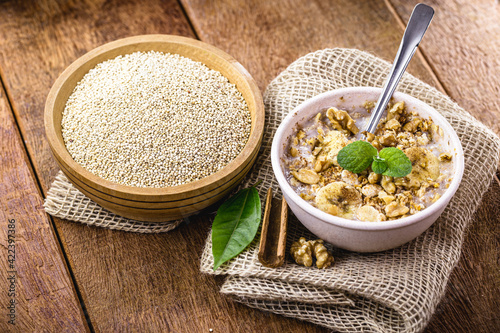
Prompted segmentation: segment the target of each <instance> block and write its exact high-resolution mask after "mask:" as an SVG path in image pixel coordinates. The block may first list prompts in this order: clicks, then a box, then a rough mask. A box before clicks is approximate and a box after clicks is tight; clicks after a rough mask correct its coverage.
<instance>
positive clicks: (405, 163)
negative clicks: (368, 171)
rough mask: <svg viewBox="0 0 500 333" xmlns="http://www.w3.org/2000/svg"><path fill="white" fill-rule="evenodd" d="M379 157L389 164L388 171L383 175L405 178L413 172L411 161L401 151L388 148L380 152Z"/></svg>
mask: <svg viewBox="0 0 500 333" xmlns="http://www.w3.org/2000/svg"><path fill="white" fill-rule="evenodd" d="M379 156H380V157H381V158H383V159H384V160H385V162H386V163H387V170H386V171H385V172H384V173H383V175H386V176H390V177H404V176H406V175H408V174H409V173H410V172H411V161H410V159H409V158H408V156H406V154H405V153H403V152H402V151H401V150H399V149H397V148H394V147H388V148H384V149H382V150H381V151H380V152H379Z"/></svg>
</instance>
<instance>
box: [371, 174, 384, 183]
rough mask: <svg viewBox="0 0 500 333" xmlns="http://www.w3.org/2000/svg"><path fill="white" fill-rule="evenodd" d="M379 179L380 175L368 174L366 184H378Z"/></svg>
mask: <svg viewBox="0 0 500 333" xmlns="http://www.w3.org/2000/svg"><path fill="white" fill-rule="evenodd" d="M381 178H382V175H381V174H379V173H375V172H370V174H369V175H368V182H369V183H370V184H375V183H378V182H379V181H380V179H381Z"/></svg>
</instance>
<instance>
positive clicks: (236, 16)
mask: <svg viewBox="0 0 500 333" xmlns="http://www.w3.org/2000/svg"><path fill="white" fill-rule="evenodd" d="M181 2H182V3H183V4H184V7H185V9H186V12H187V13H188V16H189V17H190V19H191V21H192V24H193V26H194V28H195V30H196V33H197V34H198V36H199V37H200V39H201V40H202V41H205V42H208V43H211V44H213V45H215V46H217V47H219V48H221V49H223V50H225V51H226V52H228V53H229V54H231V55H232V56H233V57H235V58H236V59H237V60H238V61H240V62H241V63H242V64H243V66H245V67H246V68H247V70H248V71H249V72H250V73H251V74H252V75H253V77H254V79H256V81H257V83H258V85H259V86H260V88H261V89H262V91H264V89H265V87H266V86H267V84H268V83H269V82H270V81H271V80H272V79H273V78H274V77H276V75H278V74H279V73H280V72H281V71H282V70H284V69H285V68H286V67H287V66H288V65H289V64H290V63H291V62H293V61H294V60H296V59H297V58H299V57H301V56H303V55H305V54H307V53H309V52H313V51H316V50H320V49H324V48H332V47H347V48H357V49H361V50H364V51H368V52H371V53H373V54H375V55H377V56H379V57H381V58H383V59H385V60H387V61H389V62H392V61H393V60H394V57H395V56H396V52H397V50H398V46H399V43H400V41H401V37H402V36H403V30H402V29H401V28H400V26H399V23H398V21H397V20H396V19H395V17H394V15H393V13H391V11H389V10H388V9H387V6H386V4H385V3H384V1H383V0H378V1H349V0H337V1H301V0H293V1H278V0H275V1H230V2H229V1H228V2H225V3H224V6H220V4H218V3H217V2H214V1H203V0H181ZM425 43H426V41H425V40H424V41H423V42H422V45H425ZM408 72H410V73H411V74H413V75H415V76H416V77H418V78H420V79H422V80H423V81H425V82H427V83H429V84H430V85H433V86H436V87H438V88H439V82H438V81H437V80H435V77H434V74H433V73H432V72H431V71H430V70H429V68H428V66H427V65H426V63H424V62H423V61H422V58H421V56H420V55H419V54H417V55H416V56H415V58H414V59H413V60H412V61H411V63H410V65H409V66H408Z"/></svg>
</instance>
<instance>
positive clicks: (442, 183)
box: [283, 101, 453, 221]
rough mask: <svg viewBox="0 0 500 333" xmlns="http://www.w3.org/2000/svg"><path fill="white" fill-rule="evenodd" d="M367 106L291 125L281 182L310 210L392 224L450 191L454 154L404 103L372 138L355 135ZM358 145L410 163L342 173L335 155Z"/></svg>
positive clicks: (433, 127)
mask: <svg viewBox="0 0 500 333" xmlns="http://www.w3.org/2000/svg"><path fill="white" fill-rule="evenodd" d="M374 105H375V103H374V102H366V103H364V105H362V106H359V107H358V108H355V109H354V110H350V111H349V112H348V111H346V110H340V109H337V108H335V107H330V108H328V109H325V110H322V111H321V112H319V113H318V114H317V115H315V116H314V117H312V118H310V119H306V120H304V121H303V122H301V123H300V124H298V127H297V129H296V131H295V134H294V135H293V136H291V137H290V138H289V141H288V143H287V146H286V153H285V158H284V159H283V164H284V169H285V177H286V179H287V181H288V183H289V184H290V185H291V187H292V188H293V189H294V191H295V192H297V193H298V194H299V195H300V196H301V197H302V198H303V199H304V200H306V201H307V202H309V203H310V204H311V205H313V206H315V207H317V208H319V209H321V210H322V211H325V212H327V213H329V214H332V215H335V216H339V217H343V218H347V219H353V220H359V221H386V220H395V219H399V218H402V217H406V216H409V215H413V214H415V213H417V212H418V211H421V210H423V209H425V208H426V207H428V206H430V205H431V204H432V203H434V202H436V201H437V200H438V199H439V198H440V197H441V195H442V194H443V193H444V192H445V191H446V189H447V188H448V187H449V185H450V183H451V181H452V174H453V158H452V156H453V155H452V152H451V151H446V149H445V148H444V147H445V145H444V144H443V140H444V139H443V131H442V129H441V128H440V127H439V126H437V125H436V124H434V122H433V121H432V119H430V118H423V117H420V116H419V115H418V114H417V113H416V112H415V111H410V110H408V109H407V108H406V106H405V104H404V102H394V101H392V102H391V103H390V104H389V105H388V107H387V116H386V117H385V118H382V119H381V121H380V123H379V125H378V127H377V130H376V132H375V134H371V133H367V132H363V133H361V132H360V130H359V129H360V128H365V126H366V123H367V122H368V119H369V116H370V113H371V110H372V109H373V107H374ZM359 140H364V141H367V142H369V143H370V144H371V146H373V147H375V148H376V150H377V151H378V152H380V151H381V150H383V149H384V148H388V147H393V148H391V149H392V151H394V148H396V149H398V150H400V151H402V152H404V154H405V155H406V157H407V158H408V159H409V161H408V163H410V162H411V168H410V169H409V170H408V172H409V173H408V174H407V175H406V176H404V177H391V176H388V175H383V173H375V172H374V171H373V170H374V169H377V168H375V167H373V165H372V166H370V167H368V168H365V169H364V170H362V171H359V172H356V173H354V172H352V171H349V170H346V169H344V168H342V167H341V166H340V164H339V161H338V155H339V152H340V151H341V150H342V149H343V148H344V147H346V146H347V145H348V144H350V143H352V142H355V141H359ZM368 146H370V145H368ZM371 146H370V147H371ZM371 149H373V148H371ZM398 153H400V152H399V151H398ZM406 157H405V158H406ZM410 170H411V172H410ZM375 171H377V170H375Z"/></svg>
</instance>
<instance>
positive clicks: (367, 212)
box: [356, 205, 386, 222]
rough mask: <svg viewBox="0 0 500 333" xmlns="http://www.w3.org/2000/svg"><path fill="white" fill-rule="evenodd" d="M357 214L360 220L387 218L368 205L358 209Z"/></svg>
mask: <svg viewBox="0 0 500 333" xmlns="http://www.w3.org/2000/svg"><path fill="white" fill-rule="evenodd" d="M356 216H357V218H358V219H359V220H360V221H365V222H380V221H385V220H386V217H385V215H384V214H382V213H380V212H379V211H378V210H376V209H375V208H373V207H372V206H368V205H366V206H362V207H361V208H360V209H358V211H357V213H356Z"/></svg>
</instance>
